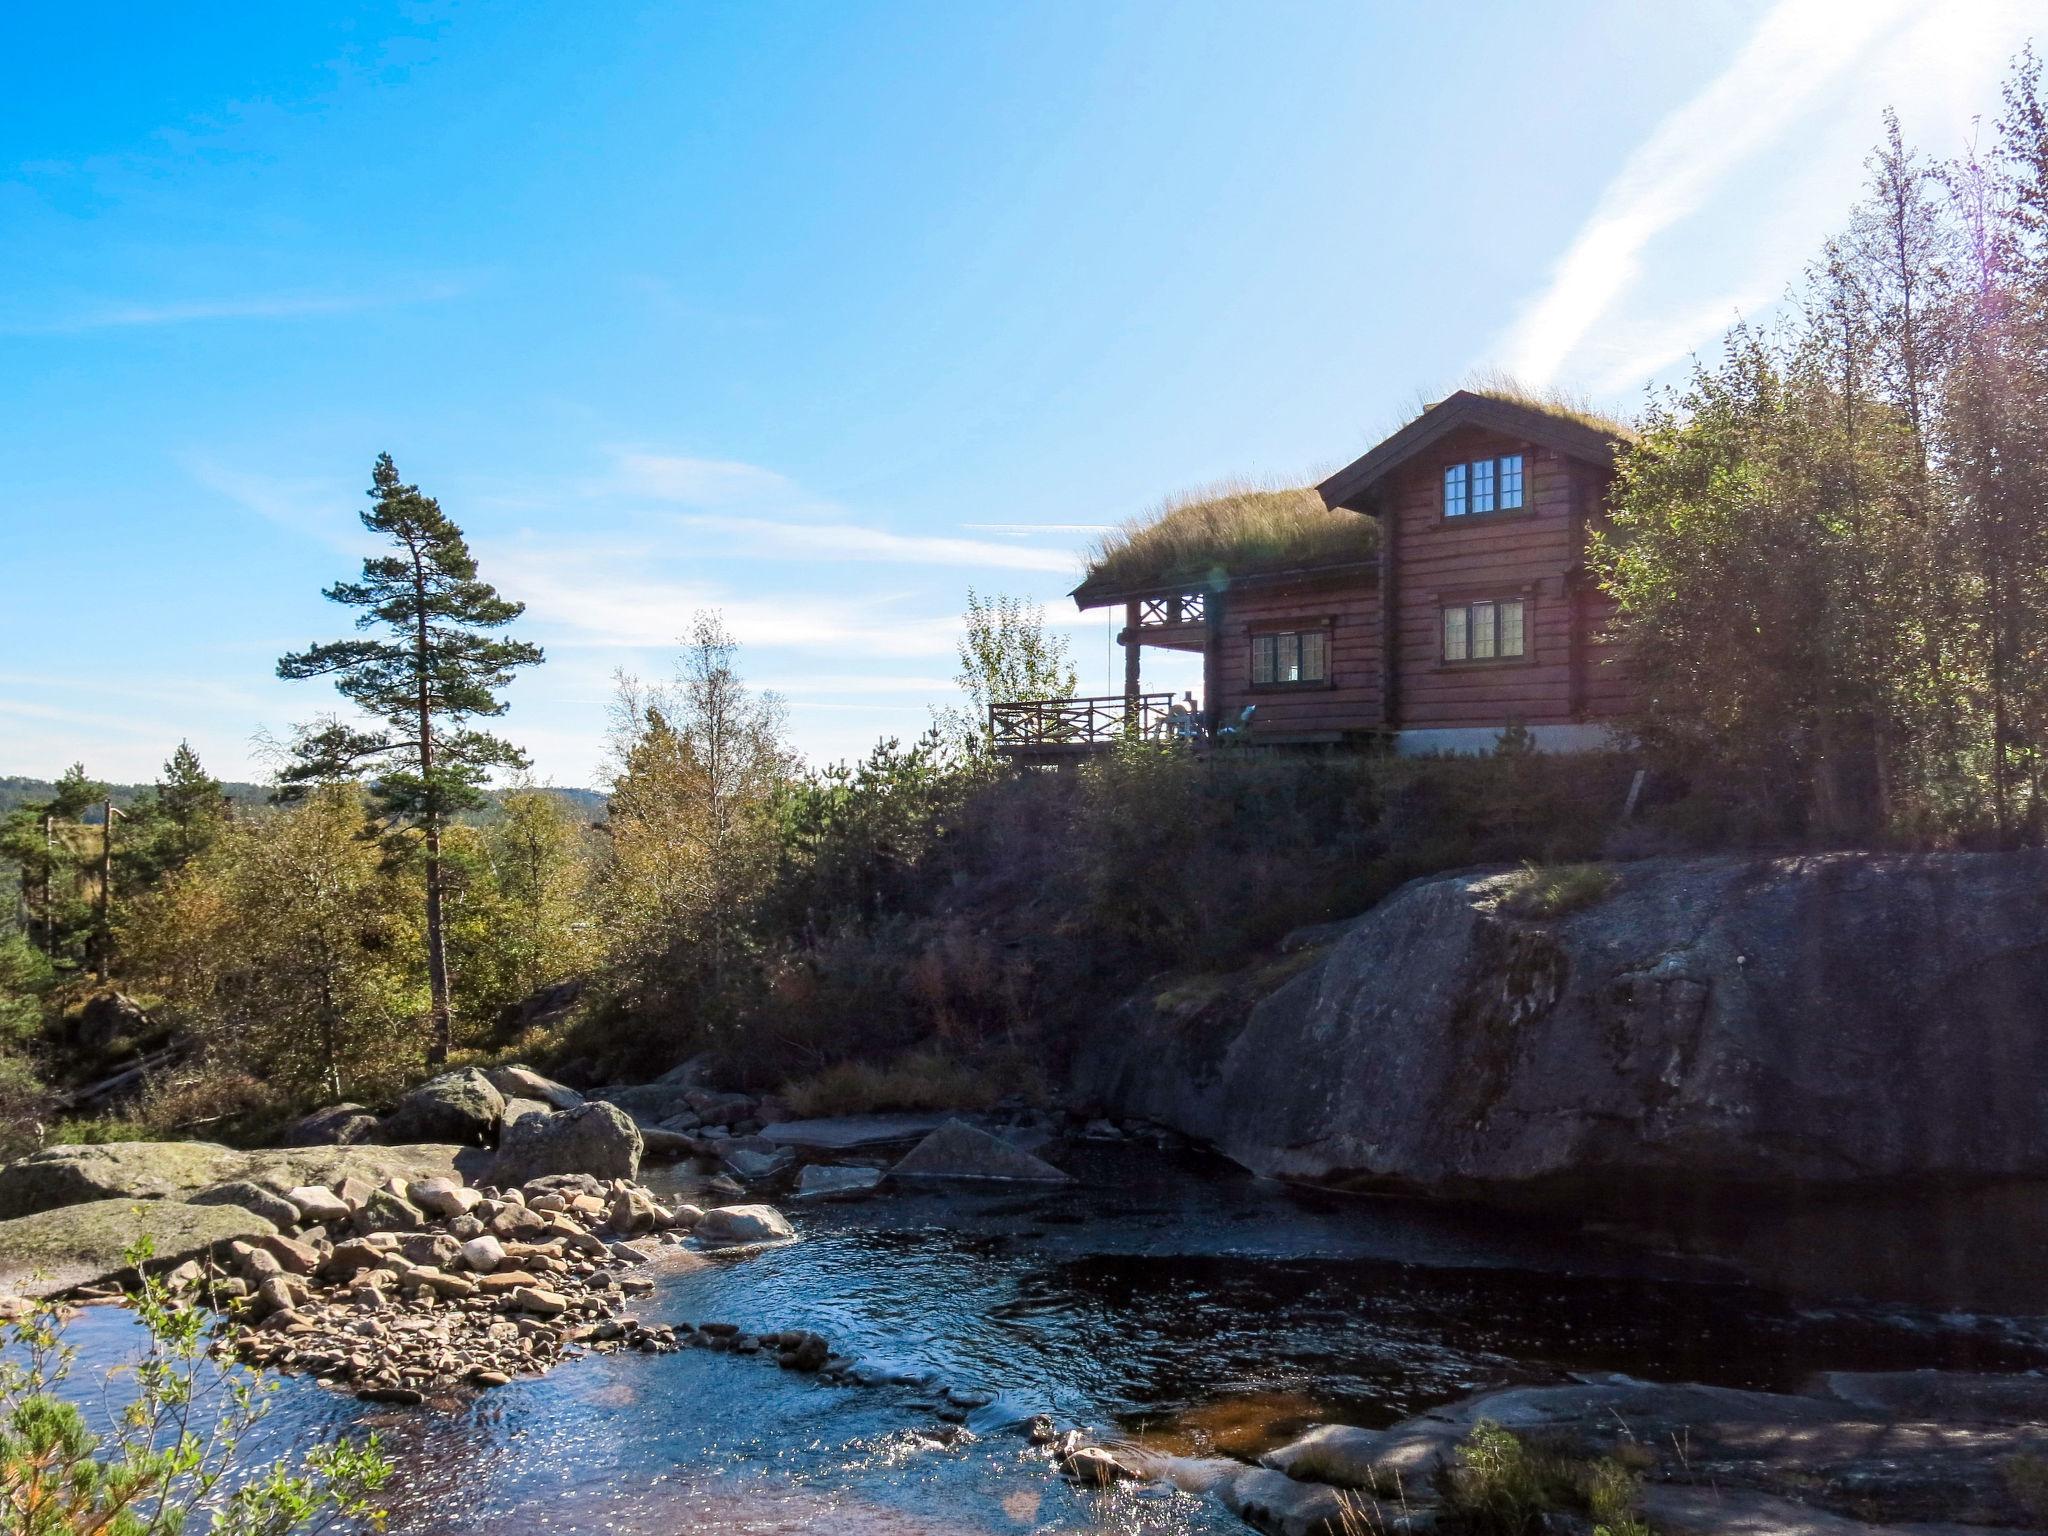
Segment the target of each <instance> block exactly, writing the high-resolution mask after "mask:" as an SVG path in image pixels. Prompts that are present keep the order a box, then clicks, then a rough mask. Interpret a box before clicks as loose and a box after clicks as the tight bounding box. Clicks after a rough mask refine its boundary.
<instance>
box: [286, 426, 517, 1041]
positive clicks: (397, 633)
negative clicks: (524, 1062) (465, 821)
mask: <svg viewBox="0 0 2048 1536" xmlns="http://www.w3.org/2000/svg"><path fill="white" fill-rule="evenodd" d="M373 479H374V483H373V484H372V486H371V488H370V493H369V494H370V499H371V501H372V502H373V503H374V506H373V507H372V508H371V510H370V511H368V512H365V513H363V514H362V519H363V526H364V527H365V528H368V529H369V530H370V531H371V532H372V533H378V534H382V535H384V536H385V537H386V538H388V539H389V540H390V541H391V543H392V545H393V546H394V548H395V551H396V552H395V553H393V554H390V555H384V556H379V557H372V558H370V559H366V560H365V561H364V562H363V579H362V580H361V581H344V582H337V583H335V585H333V586H331V587H329V588H327V590H326V592H325V594H324V595H325V596H326V597H327V598H328V599H329V600H330V601H332V602H337V603H340V604H342V605H343V606H344V607H349V608H355V609H358V610H360V611H359V612H358V614H357V616H356V628H357V629H359V630H366V631H370V632H371V634H370V635H368V636H365V637H363V638H358V639H353V640H335V641H330V642H328V643H327V644H324V645H316V646H313V647H312V648H310V649H308V650H305V651H299V652H296V653H294V654H292V655H289V656H286V657H283V658H282V659H281V660H280V661H279V662H278V664H277V672H278V676H280V677H284V678H307V677H331V678H333V679H334V686H335V688H336V689H337V690H338V691H339V692H340V694H341V695H342V697H343V698H345V699H347V700H348V701H349V702H350V703H352V704H354V705H355V706H357V708H359V709H361V710H362V711H363V712H364V713H365V714H367V715H370V716H373V717H375V718H376V719H377V720H379V721H381V722H382V724H381V727H379V728H373V729H361V728H358V727H356V726H353V725H350V724H348V723H346V722H343V721H338V720H328V721H323V722H321V723H320V724H318V725H316V726H312V727H308V728H306V729H304V730H302V731H301V732H300V733H299V736H298V739H297V741H296V742H295V744H294V748H293V758H294V760H293V762H292V764H291V765H290V766H289V767H288V768H287V769H286V770H285V771H284V773H283V774H282V775H281V779H282V782H283V784H284V786H285V790H286V793H287V794H289V793H291V792H293V791H295V790H303V789H304V788H305V787H306V786H308V785H312V784H319V783H330V782H333V781H336V780H339V779H352V778H357V777H359V776H362V775H364V774H369V775H371V776H372V782H371V786H370V789H371V804H372V806H373V808H374V809H375V811H376V812H377V813H378V814H379V815H380V816H382V817H383V818H384V819H385V820H386V822H387V823H389V824H390V825H392V826H395V827H407V828H413V829H416V830H417V831H418V833H419V837H420V843H421V846H422V848H423V851H424V855H425V865H426V918H427V922H426V941H427V976H428V982H429V989H430V994H431V998H432V1002H431V1007H432V1015H433V1018H432V1026H433V1038H432V1041H431V1043H430V1045H429V1055H428V1059H429V1060H430V1061H431V1062H434V1063H439V1062H441V1061H443V1060H445V1059H446V1058H447V1055H448V1047H449V1041H450V1034H451V1027H450V1018H449V1004H448V958H447V941H446V930H445V925H444V923H443V920H442V912H441V905H442V871H441V833H442V830H443V829H444V828H445V827H446V826H447V824H448V821H449V819H450V818H451V817H452V816H454V815H456V814H457V813H458V812H460V811H463V810H466V809H469V808H471V807H473V806H476V805H479V804H481V803H482V801H483V795H482V787H483V783H484V780H485V778H486V777H487V776H488V774H489V772H490V770H491V769H493V768H522V767H524V766H526V757H525V754H524V753H522V752H520V751H519V749H518V748H517V747H515V746H513V745H512V744H511V743H510V742H508V741H505V740H503V739H502V738H500V737H497V736H493V735H491V734H490V733H489V732H486V731H478V730H472V729H469V728H468V727H467V726H466V724H465V722H466V721H469V720H472V719H476V718H479V717H488V716H492V715H501V714H503V713H504V712H505V704H504V701H503V700H501V699H500V698H499V697H498V691H499V690H500V689H502V688H504V687H505V686H506V685H507V684H508V683H510V682H511V681H512V674H513V672H514V670H515V669H517V668H519V667H530V666H533V665H535V664H537V663H538V662H539V661H540V660H541V651H540V648H539V647H538V646H535V645H529V644H527V643H526V642H525V641H521V640H506V639H501V638H498V637H496V636H495V635H494V634H493V633H492V631H495V630H499V629H502V628H503V627H504V626H505V625H507V624H509V623H511V622H512V621H513V620H514V619H516V618H518V617H519V615H520V614H522V613H523V612H525V611H526V606H525V604H523V603H514V602H508V601H506V600H505V599H504V598H502V597H500V596H499V595H498V593H497V590H496V589H495V588H494V587H492V586H491V585H490V584H489V583H488V582H484V581H479V580H478V579H477V574H476V560H475V558H474V557H473V556H471V554H470V552H469V546H468V545H467V544H466V543H465V542H464V541H463V537H462V530H461V529H460V528H458V527H456V526H455V524H454V523H452V522H450V521H449V520H448V518H447V516H446V515H445V514H444V513H443V512H442V511H441V507H440V504H439V503H438V502H436V501H435V500H434V498H433V497H431V496H424V495H422V494H421V493H420V489H419V487H418V486H416V485H407V484H405V483H404V482H403V481H401V480H400V479H399V478H398V469H397V467H396V466H395V465H394V464H393V463H392V462H391V455H390V454H388V453H387V454H380V455H378V457H377V466H376V470H375V472H374V476H373Z"/></svg>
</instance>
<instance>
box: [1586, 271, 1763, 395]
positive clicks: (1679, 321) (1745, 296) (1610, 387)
mask: <svg viewBox="0 0 2048 1536" xmlns="http://www.w3.org/2000/svg"><path fill="white" fill-rule="evenodd" d="M1783 286H1784V285H1783V282H1782V281H1781V280H1780V279H1777V278H1769V277H1767V278H1763V279H1761V280H1760V281H1759V282H1757V283H1755V284H1753V285H1751V286H1750V287H1748V288H1745V289H1742V290H1740V291H1738V292H1735V293H1730V294H1724V295H1722V296H1721V297H1719V298H1716V299H1713V300H1710V301H1709V302H1707V303H1705V304H1701V305H1698V306H1696V307H1694V308H1692V309H1688V310H1684V311H1681V312H1680V313H1679V314H1677V315H1675V316H1657V317H1655V318H1653V319H1651V320H1649V321H1647V322H1644V323H1642V324H1638V325H1634V326H1630V327H1626V328H1624V329H1622V330H1620V331H1618V332H1615V333H1613V334H1611V335H1610V336H1608V337H1607V338H1606V342H1607V344H1606V346H1604V347H1603V349H1602V350H1603V353H1604V357H1603V359H1602V361H1601V363H1600V367H1601V372H1600V373H1598V374H1597V375H1595V377H1594V379H1593V388H1594V389H1596V390H1597V391H1599V392H1600V393H1601V394H1603V395H1614V394H1626V393H1630V392H1633V391H1635V390H1640V389H1641V388H1643V387H1644V385H1646V384H1648V383H1649V382H1650V380H1652V379H1653V378H1655V377H1656V376H1657V375H1658V374H1660V373H1662V372H1663V371H1664V370H1665V369H1666V368H1669V367H1670V366H1671V365H1672V364H1673V363H1678V362H1683V361H1684V360H1685V359H1686V358H1688V357H1690V356H1692V355H1693V354H1694V353H1696V352H1698V351H1699V350H1700V347H1701V344H1702V343H1703V342H1710V341H1712V340H1713V339H1714V338H1716V337H1718V336H1720V335H1721V334H1722V333H1723V332H1725V331H1726V330H1727V329H1728V328H1729V327H1730V326H1732V325H1734V324H1735V323H1736V322H1737V321H1738V320H1740V319H1741V318H1742V317H1743V316H1744V315H1749V314H1754V313H1755V312H1756V311H1757V309H1758V308H1760V307H1761V306H1763V305H1765V304H1768V303H1770V302H1771V301H1772V300H1773V299H1775V298H1776V297H1777V296H1778V293H1779V292H1780V290H1781V289H1782V288H1783Z"/></svg>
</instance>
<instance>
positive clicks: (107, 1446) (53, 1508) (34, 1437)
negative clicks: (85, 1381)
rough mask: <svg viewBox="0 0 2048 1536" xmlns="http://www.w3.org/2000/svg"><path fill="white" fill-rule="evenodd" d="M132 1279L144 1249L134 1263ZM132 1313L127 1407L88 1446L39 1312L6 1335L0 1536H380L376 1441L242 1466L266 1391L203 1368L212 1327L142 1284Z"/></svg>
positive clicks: (152, 1284) (60, 1357) (57, 1332)
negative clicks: (327, 1535) (0, 1534)
mask: <svg viewBox="0 0 2048 1536" xmlns="http://www.w3.org/2000/svg"><path fill="white" fill-rule="evenodd" d="M128 1257H129V1261H130V1262H131V1263H133V1264H134V1265H136V1266H137V1267H138V1268H140V1267H141V1266H142V1265H143V1264H144V1263H145V1262H146V1261H147V1260H148V1258H149V1249H148V1247H147V1246H146V1245H143V1246H140V1247H137V1248H135V1249H133V1250H131V1251H130V1253H129V1255H128ZM135 1313H136V1316H137V1318H138V1319H139V1320H140V1321H141V1323H142V1325H143V1327H144V1328H145V1330H147V1332H148V1335H149V1342H148V1345H147V1348H146V1350H145V1352H144V1353H143V1355H142V1357H141V1358H140V1359H139V1360H137V1361H136V1362H135V1364H134V1365H133V1367H132V1368H130V1370H129V1371H128V1372H127V1373H126V1374H127V1376H128V1377H129V1379H130V1380H132V1382H133V1384H134V1393H133V1396H132V1399H131V1400H130V1401H129V1402H128V1403H127V1404H125V1405H124V1406H123V1407H122V1409H121V1410H120V1411H119V1412H117V1413H116V1414H114V1416H113V1420H112V1427H111V1428H110V1429H109V1430H108V1431H107V1432H106V1433H105V1434H103V1435H95V1434H93V1433H92V1432H91V1430H90V1429H89V1428H88V1427H87V1424H86V1420H85V1417H84V1415H83V1414H82V1413H80V1412H79V1410H78V1408H77V1407H76V1406H75V1405H74V1404H72V1403H70V1402H68V1401H66V1400H65V1398H64V1395H63V1389H64V1386H65V1383H66V1380H67V1378H68V1377H69V1375H70V1373H71V1367H72V1360H73V1354H72V1351H71V1350H70V1349H69V1348H68V1347H67V1346H66V1345H65V1344H64V1341H63V1332H62V1327H63V1325H62V1322H61V1321H60V1318H59V1315H58V1313H57V1312H56V1310H55V1309H54V1308H51V1307H44V1308H42V1309H39V1310H37V1311H35V1312H33V1313H31V1314H30V1315H29V1316H28V1317H26V1318H25V1319H21V1320H19V1321H16V1322H14V1323H12V1324H10V1325H9V1326H8V1327H7V1329H6V1332H5V1338H6V1342H7V1343H8V1344H9V1345H10V1346H11V1351H10V1356H11V1357H10V1358H7V1359H4V1360H0V1530H6V1531H9V1532H20V1533H22V1536H99V1533H115V1536H178V1532H179V1531H180V1530H182V1529H183V1528H185V1526H186V1525H187V1522H188V1519H189V1517H190V1516H191V1515H192V1514H194V1513H195V1512H197V1511H199V1510H201V1509H205V1510H207V1511H209V1512H210V1514H211V1517H212V1518H211V1522H210V1525H209V1527H208V1528H209V1529H210V1530H211V1531H212V1532H214V1533H215V1536H292V1533H301V1532H313V1531H322V1530H327V1529H330V1528H332V1527H334V1526H335V1525H337V1524H349V1525H357V1526H360V1525H364V1524H368V1525H372V1526H381V1524H382V1521H383V1513H382V1511H381V1510H379V1509H377V1508H376V1507H375V1504H374V1499H375V1497H376V1494H377V1492H378V1490H379V1489H381V1488H382V1487H383V1486H384V1485H385V1483H386V1482H388V1481H389V1480H390V1477H391V1470H392V1469H391V1466H390V1463H388V1462H387V1461H386V1460H385V1459H384V1457H383V1456H382V1454H381V1453H380V1451H379V1448H378V1444H377V1437H376V1436H374V1435H372V1436H370V1437H369V1439H368V1440H367V1441H365V1442H364V1443H362V1444H360V1445H353V1444H350V1443H349V1442H347V1441H336V1442H333V1443H331V1444H327V1445H322V1446H317V1447H315V1448H314V1449H313V1450H311V1451H310V1452H308V1453H307V1454H306V1456H305V1458H304V1459H303V1461H302V1462H301V1463H300V1464H299V1465H297V1466H293V1465H292V1464H291V1463H290V1462H288V1461H285V1460H282V1459H281V1460H279V1461H276V1462H273V1463H271V1464H270V1465H268V1466H262V1467H249V1466H246V1465H244V1464H243V1462H244V1458H243V1457H242V1455H241V1450H240V1448H241V1443H242V1439H243V1436H244V1435H245V1434H246V1433H247V1432H248V1430H249V1429H250V1428H251V1427H252V1426H253V1425H254V1424H255V1423H256V1421H257V1420H258V1419H259V1418H261V1417H262V1415H263V1411H264V1404H263V1402H262V1398H261V1393H262V1392H263V1390H264V1386H265V1384H264V1382H263V1380H262V1378H260V1377H259V1376H257V1375H256V1374H255V1373H254V1372H252V1371H249V1370H246V1369H244V1368H242V1367H239V1366H235V1365H230V1364H225V1363H222V1362H220V1361H217V1360H215V1359H213V1358H211V1357H210V1356H209V1354H208V1352H207V1345H208V1342H209V1341H208V1336H207V1332H206V1326H207V1316H208V1314H207V1313H205V1312H204V1311H203V1310H202V1309H200V1308H197V1307H188V1306H184V1305H182V1304H181V1303H180V1301H179V1300H178V1298H176V1297H174V1296H173V1295H172V1294H171V1292H170V1290H169V1288H168V1287H167V1286H166V1285H165V1283H164V1282H163V1281H162V1280H160V1279H156V1278H153V1277H150V1276H148V1275H145V1276H144V1279H143V1281H142V1290H141V1292H140V1294H139V1295H138V1296H137V1297H136V1299H135Z"/></svg>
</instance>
